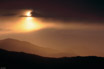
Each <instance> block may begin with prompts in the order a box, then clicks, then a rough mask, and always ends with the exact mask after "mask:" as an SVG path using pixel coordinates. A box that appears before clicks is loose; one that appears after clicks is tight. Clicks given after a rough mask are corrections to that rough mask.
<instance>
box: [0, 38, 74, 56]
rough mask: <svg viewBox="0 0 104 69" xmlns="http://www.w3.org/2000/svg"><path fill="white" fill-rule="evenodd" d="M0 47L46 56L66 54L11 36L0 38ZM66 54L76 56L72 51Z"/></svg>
mask: <svg viewBox="0 0 104 69" xmlns="http://www.w3.org/2000/svg"><path fill="white" fill-rule="evenodd" d="M0 48H1V49H5V50H8V51H16V52H25V53H31V54H37V55H41V56H46V57H62V56H66V55H64V52H61V51H58V50H54V49H50V48H44V47H39V46H37V45H33V44H31V43H29V42H26V41H19V40H16V39H11V38H8V39H4V40H0ZM62 54H63V55H62ZM67 55H68V56H76V55H75V54H73V53H70V54H69V53H68V54H67Z"/></svg>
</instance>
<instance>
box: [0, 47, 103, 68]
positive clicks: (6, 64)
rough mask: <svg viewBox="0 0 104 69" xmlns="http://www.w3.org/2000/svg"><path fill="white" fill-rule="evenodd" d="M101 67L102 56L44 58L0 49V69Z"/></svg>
mask: <svg viewBox="0 0 104 69" xmlns="http://www.w3.org/2000/svg"><path fill="white" fill-rule="evenodd" d="M73 68H77V69H79V68H81V69H95V68H98V69H103V68H104V58H103V57H96V56H88V57H70V58H68V57H63V58H46V57H41V56H38V55H32V54H26V53H23V52H13V51H6V50H3V49H0V69H73Z"/></svg>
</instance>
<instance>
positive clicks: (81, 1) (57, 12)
mask: <svg viewBox="0 0 104 69" xmlns="http://www.w3.org/2000/svg"><path fill="white" fill-rule="evenodd" d="M0 9H8V10H11V9H33V10H34V12H33V16H35V17H44V18H53V19H60V20H64V21H65V20H68V21H70V20H76V21H94V22H95V21H98V22H102V21H104V14H103V12H104V2H103V1H101V0H57V1H52V0H51V1H49V0H1V1H0ZM37 11H38V13H37Z"/></svg>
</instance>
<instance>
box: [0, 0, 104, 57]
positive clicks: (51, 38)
mask: <svg viewBox="0 0 104 69" xmlns="http://www.w3.org/2000/svg"><path fill="white" fill-rule="evenodd" d="M103 3H104V2H103V1H100V0H95V1H94V0H70V1H67V0H57V1H49V0H44V1H43V0H1V1H0V39H6V38H15V39H18V40H23V41H28V42H31V43H33V44H35V45H38V46H41V47H48V48H53V49H58V50H61V51H65V52H67V53H76V54H78V55H81V56H89V55H90V56H103V57H104V50H103V49H104V36H103V35H104V4H103ZM29 14H30V15H31V17H28V15H29Z"/></svg>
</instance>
